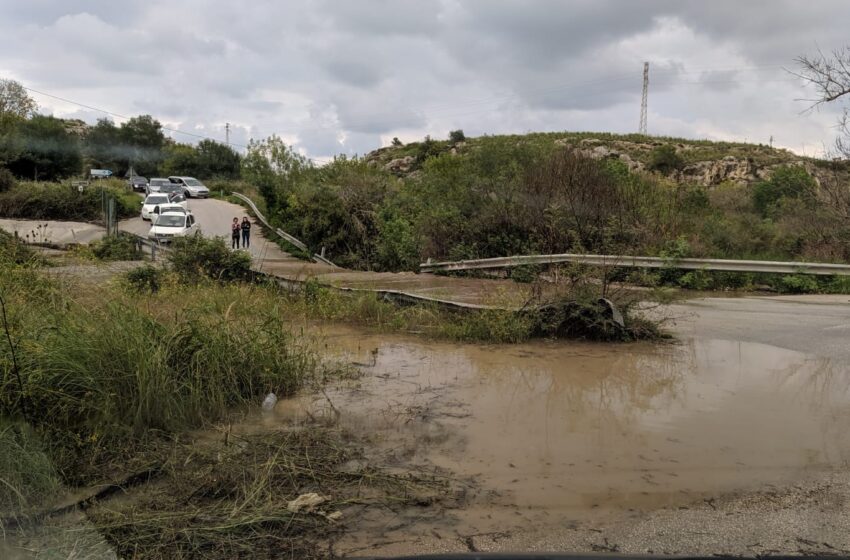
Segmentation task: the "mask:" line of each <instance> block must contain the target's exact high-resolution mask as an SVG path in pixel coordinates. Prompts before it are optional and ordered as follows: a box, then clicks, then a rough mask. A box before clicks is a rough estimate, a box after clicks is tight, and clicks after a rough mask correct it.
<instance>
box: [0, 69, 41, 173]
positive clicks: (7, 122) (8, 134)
mask: <svg viewBox="0 0 850 560" xmlns="http://www.w3.org/2000/svg"><path fill="white" fill-rule="evenodd" d="M37 108H38V105H37V104H36V102H35V101H34V100H33V99H32V98H31V97H30V96H29V94H28V93H27V90H26V89H24V86H22V85H21V84H19V83H18V82H15V81H13V80H0V165H2V164H4V163H7V162H9V161H12V160H13V159H15V158H16V157H17V155H18V154H19V153H20V149H21V147H20V145H19V142H18V141H17V140H18V138H17V137H16V132H17V127H18V125H20V123H21V122H22V121H23V120H25V119H26V118H28V117H30V116H31V115H33V114H34V113H35V110H36V109H37Z"/></svg>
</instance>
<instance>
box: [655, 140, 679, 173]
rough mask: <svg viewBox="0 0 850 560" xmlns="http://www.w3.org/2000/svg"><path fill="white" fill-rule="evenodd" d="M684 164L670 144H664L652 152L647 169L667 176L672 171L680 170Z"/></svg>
mask: <svg viewBox="0 0 850 560" xmlns="http://www.w3.org/2000/svg"><path fill="white" fill-rule="evenodd" d="M684 163H685V162H684V161H683V160H682V156H680V155H679V154H678V153H676V148H674V147H673V146H671V145H670V144H664V145H663V146H658V147H657V148H655V149H654V150H652V154H651V155H650V158H649V165H648V166H647V167H648V168H649V170H650V171H658V172H659V173H661V174H662V175H668V174H670V172H672V171H677V170H679V169H681V168H682V166H683V165H684Z"/></svg>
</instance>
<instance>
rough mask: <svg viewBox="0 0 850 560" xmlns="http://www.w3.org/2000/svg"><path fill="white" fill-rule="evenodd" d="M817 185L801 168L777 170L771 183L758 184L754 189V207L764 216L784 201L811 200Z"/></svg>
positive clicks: (787, 167) (792, 167) (791, 167)
mask: <svg viewBox="0 0 850 560" xmlns="http://www.w3.org/2000/svg"><path fill="white" fill-rule="evenodd" d="M816 188H817V183H816V182H815V180H814V178H813V177H812V176H811V175H809V174H808V173H807V172H806V170H805V169H803V168H802V167H799V166H782V167H779V168H777V169H776V170H775V171H774V172H773V175H772V176H771V178H770V180H769V181H762V182H760V183H757V184H756V185H755V187H754V188H753V205H754V206H755V208H756V210H758V211H759V213H761V214H762V215H763V216H766V215H767V214H769V213H770V212H771V211H773V210H775V209H776V206H777V204H778V203H779V202H780V201H781V200H783V199H801V200H811V199H812V197H813V196H814V194H815V190H816Z"/></svg>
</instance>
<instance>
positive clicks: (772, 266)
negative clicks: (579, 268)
mask: <svg viewBox="0 0 850 560" xmlns="http://www.w3.org/2000/svg"><path fill="white" fill-rule="evenodd" d="M567 262H569V263H580V264H588V265H594V266H611V267H620V266H622V267H634V268H681V269H686V270H716V271H725V272H774V273H780V274H816V275H820V276H833V275H835V276H850V265H846V264H831V263H810V262H778V261H741V260H728V259H688V258H683V259H662V258H659V257H634V256H628V255H579V254H571V253H564V254H560V255H521V256H514V257H498V258H493V259H476V260H465V261H452V262H433V263H432V262H430V260H429V261H428V262H425V263H422V264H421V265H419V270H420V271H422V272H450V271H459V270H482V269H492V268H510V267H514V266H523V265H534V264H555V263H567Z"/></svg>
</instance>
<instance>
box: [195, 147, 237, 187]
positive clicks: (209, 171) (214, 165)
mask: <svg viewBox="0 0 850 560" xmlns="http://www.w3.org/2000/svg"><path fill="white" fill-rule="evenodd" d="M240 160H241V158H240V156H239V154H238V153H237V152H236V150H234V149H233V148H231V147H230V146H227V145H225V144H221V143H219V142H216V141H215V140H201V141H200V142H198V148H197V163H198V168H199V170H200V171H198V174H199V175H201V176H202V177H204V178H221V179H238V178H239V168H240Z"/></svg>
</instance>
